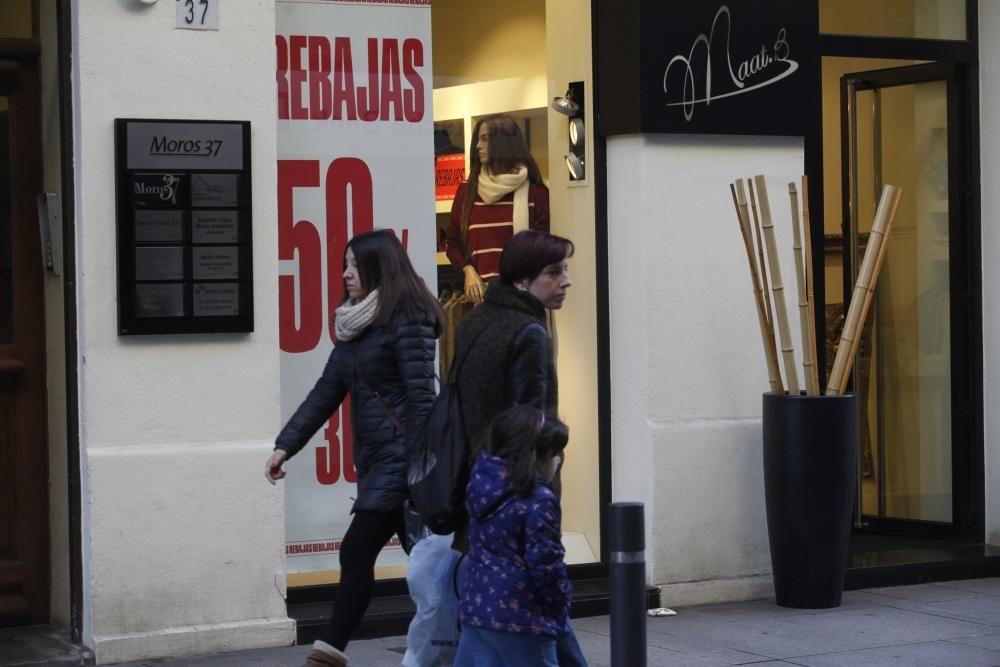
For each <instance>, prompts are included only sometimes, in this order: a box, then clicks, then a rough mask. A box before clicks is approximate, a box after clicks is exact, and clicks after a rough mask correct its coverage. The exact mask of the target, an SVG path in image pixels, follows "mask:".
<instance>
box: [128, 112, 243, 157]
mask: <svg viewBox="0 0 1000 667" xmlns="http://www.w3.org/2000/svg"><path fill="white" fill-rule="evenodd" d="M126 131H127V132H128V137H127V141H128V155H127V156H126V157H127V166H126V168H128V169H177V168H184V169H242V168H243V134H242V127H241V126H239V125H234V124H224V123H183V122H166V121H154V122H148V123H132V124H129V125H128V126H127V130H126Z"/></svg>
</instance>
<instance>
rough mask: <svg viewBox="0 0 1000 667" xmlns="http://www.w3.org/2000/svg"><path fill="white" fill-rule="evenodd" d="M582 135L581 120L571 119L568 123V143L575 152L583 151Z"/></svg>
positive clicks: (583, 133)
mask: <svg viewBox="0 0 1000 667" xmlns="http://www.w3.org/2000/svg"><path fill="white" fill-rule="evenodd" d="M584 135H585V132H584V129H583V119H582V118H571V119H570V121H569V143H570V145H571V146H572V147H573V148H575V149H576V150H577V152H579V151H582V150H583V144H584Z"/></svg>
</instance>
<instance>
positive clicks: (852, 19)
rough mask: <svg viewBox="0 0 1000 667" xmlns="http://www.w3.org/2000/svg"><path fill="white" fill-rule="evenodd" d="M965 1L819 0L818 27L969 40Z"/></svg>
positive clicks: (831, 30) (837, 31) (845, 32)
mask: <svg viewBox="0 0 1000 667" xmlns="http://www.w3.org/2000/svg"><path fill="white" fill-rule="evenodd" d="M965 5H966V0H879V1H878V2H872V1H871V0H820V3H819V30H820V32H822V33H830V34H840V35H868V36H872V37H918V38H923V39H967V36H966V27H965V26H966V22H965Z"/></svg>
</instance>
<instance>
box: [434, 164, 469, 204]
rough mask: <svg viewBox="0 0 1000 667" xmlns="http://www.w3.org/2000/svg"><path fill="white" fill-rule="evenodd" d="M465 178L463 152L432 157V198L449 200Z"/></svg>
mask: <svg viewBox="0 0 1000 667" xmlns="http://www.w3.org/2000/svg"><path fill="white" fill-rule="evenodd" d="M464 180H465V154H464V153H452V154H450V155H438V156H437V157H436V158H434V198H435V199H436V200H438V201H450V200H452V199H454V198H455V193H456V192H458V186H459V184H461V182H462V181H464Z"/></svg>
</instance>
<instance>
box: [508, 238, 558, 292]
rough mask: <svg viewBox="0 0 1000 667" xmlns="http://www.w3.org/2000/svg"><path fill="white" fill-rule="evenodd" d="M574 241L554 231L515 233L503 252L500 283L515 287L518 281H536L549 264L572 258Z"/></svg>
mask: <svg viewBox="0 0 1000 667" xmlns="http://www.w3.org/2000/svg"><path fill="white" fill-rule="evenodd" d="M574 250H575V248H574V247H573V242H572V241H570V240H569V239H564V238H563V237H561V236H556V235H554V234H546V233H545V232H537V231H534V230H530V229H529V230H525V231H523V232H518V233H517V234H514V236H513V237H512V238H511V240H510V241H507V245H506V246H504V249H503V252H502V253H500V282H502V283H503V284H504V285H510V286H513V285H514V283H516V282H517V281H519V280H524V279H525V278H527V279H528V280H534V279H535V278H537V277H538V274H539V273H541V272H542V269H544V268H545V267H546V266H549V265H550V264H558V263H559V262H561V261H563V260H564V259H566V258H567V257H572V256H573V252H574Z"/></svg>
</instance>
